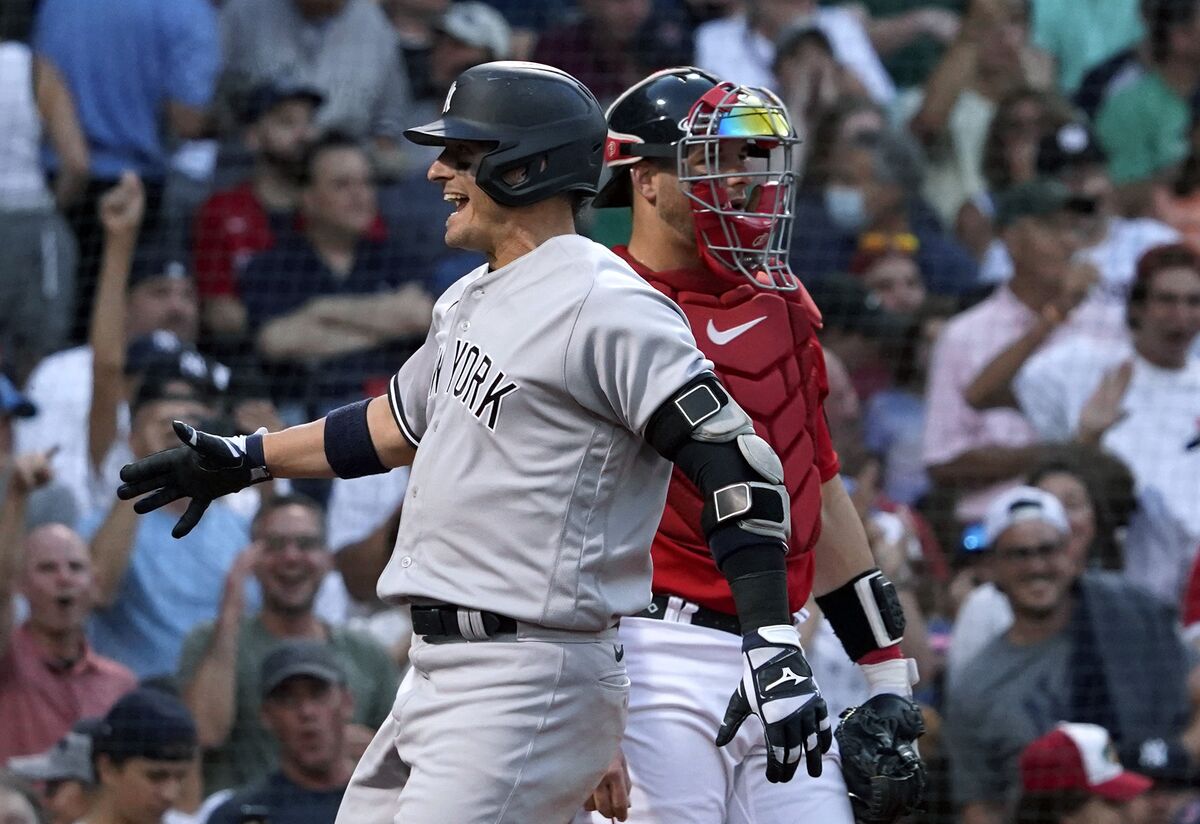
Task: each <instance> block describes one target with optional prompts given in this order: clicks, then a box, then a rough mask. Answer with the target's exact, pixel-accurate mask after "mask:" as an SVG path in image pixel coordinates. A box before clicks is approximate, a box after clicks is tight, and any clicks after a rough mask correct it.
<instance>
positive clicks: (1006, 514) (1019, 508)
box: [983, 486, 1071, 549]
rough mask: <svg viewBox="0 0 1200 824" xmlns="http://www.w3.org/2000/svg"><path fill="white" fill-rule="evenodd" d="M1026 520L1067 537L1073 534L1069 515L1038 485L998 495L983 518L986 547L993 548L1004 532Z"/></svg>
mask: <svg viewBox="0 0 1200 824" xmlns="http://www.w3.org/2000/svg"><path fill="white" fill-rule="evenodd" d="M1024 521H1043V522H1045V523H1047V524H1050V526H1052V527H1054V528H1055V529H1056V530H1058V533H1059V534H1060V535H1062V536H1063V537H1066V536H1067V535H1069V534H1071V525H1070V524H1069V523H1068V522H1067V512H1066V510H1065V509H1063V505H1062V504H1061V503H1060V502H1059V500H1058V498H1055V497H1054V496H1053V495H1051V494H1050V493H1049V492H1047V491H1046V490H1044V489H1038V488H1037V487H1036V486H1018V487H1016V488H1014V489H1010V490H1008V491H1007V492H1003V493H1001V494H1000V495H997V496H996V498H995V499H994V500H993V501H992V502H991V503H990V504H989V505H988V508H987V513H986V514H984V516H983V545H984V546H985V547H988V548H989V549H990V548H991V547H992V545H993V544H995V543H996V539H997V538H999V537H1000V536H1001V535H1002V534H1004V532H1005V531H1006V530H1007V529H1008V528H1009V527H1011V526H1013V525H1015V524H1019V523H1022V522H1024Z"/></svg>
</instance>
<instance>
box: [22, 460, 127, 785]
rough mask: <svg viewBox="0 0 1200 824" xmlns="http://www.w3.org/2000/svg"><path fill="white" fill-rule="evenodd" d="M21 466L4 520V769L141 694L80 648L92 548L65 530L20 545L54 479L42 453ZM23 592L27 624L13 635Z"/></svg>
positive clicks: (44, 529) (50, 527) (112, 664)
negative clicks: (38, 495)
mask: <svg viewBox="0 0 1200 824" xmlns="http://www.w3.org/2000/svg"><path fill="white" fill-rule="evenodd" d="M18 461H19V463H18V465H17V466H16V467H15V468H14V471H13V475H12V479H11V480H10V482H9V491H8V497H7V499H6V501H5V504H4V508H3V510H2V512H0V730H2V731H3V733H2V734H0V763H4V762H5V761H7V760H8V759H9V758H11V757H13V756H18V755H31V754H33V753H39V752H42V751H43V750H46V749H48V748H49V747H50V746H51V745H52V744H53V743H54V742H55V741H58V740H59V739H60V738H62V737H63V735H65V734H66V733H67V731H68V730H70V729H71V725H72V724H74V723H75V722H76V721H78V720H79V719H80V718H84V717H90V716H96V715H103V714H104V713H105V712H107V711H108V708H109V707H111V706H112V704H113V703H114V702H115V701H116V700H117V699H118V698H120V697H121V696H122V695H123V694H124V693H126V692H128V691H129V690H131V689H132V688H133V687H134V686H136V680H135V679H134V676H133V673H131V672H130V671H129V670H128V669H126V668H125V667H123V666H122V665H121V664H118V663H117V662H116V661H113V660H111V659H108V658H104V657H102V656H100V655H97V654H96V653H94V652H92V650H91V648H90V647H89V646H88V643H87V641H86V639H85V638H84V626H85V624H86V622H87V617H88V614H89V612H90V611H91V605H92V588H93V578H92V563H91V558H90V557H89V555H88V548H87V544H85V543H84V542H83V539H81V538H80V537H79V536H78V535H77V534H76V533H75V532H74V531H72V530H71V529H69V528H67V527H66V526H63V525H62V524H47V525H45V526H41V527H38V528H37V529H35V530H33V532H31V533H29V535H28V537H26V538H24V540H22V533H23V522H24V517H25V513H24V506H25V500H26V498H27V497H28V494H29V492H30V491H31V490H32V489H34V488H36V487H37V486H39V485H41V484H44V483H46V482H48V481H49V479H50V469H49V456H47V455H45V454H43V453H36V454H34V455H31V456H22V458H19V459H18ZM22 548H23V549H24V553H23V556H24V557H23V558H22V553H21V549H22ZM18 588H19V591H20V593H21V594H22V595H24V596H25V600H26V601H27V602H28V605H29V617H28V619H27V620H26V621H25V622H24V623H22V624H21V625H19V626H15V627H14V621H15V606H16V605H15V603H14V601H15V599H14V597H13V595H14V590H16V589H18Z"/></svg>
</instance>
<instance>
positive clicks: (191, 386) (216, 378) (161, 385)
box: [129, 349, 229, 414]
mask: <svg viewBox="0 0 1200 824" xmlns="http://www.w3.org/2000/svg"><path fill="white" fill-rule="evenodd" d="M218 370H223V371H218ZM228 373H229V369H228V367H226V366H224V365H222V364H215V363H213V362H211V361H209V360H208V359H207V358H204V356H203V355H200V354H199V353H197V352H195V351H194V350H190V349H189V350H184V351H183V352H181V353H180V356H179V360H178V362H170V361H167V362H159V363H154V364H152V365H150V366H149V367H147V368H146V369H145V371H144V372H143V373H142V379H141V382H140V383H139V384H138V388H137V392H136V393H135V394H134V396H133V399H132V400H131V401H130V404H129V407H130V411H131V412H133V413H135V414H136V413H137V411H138V410H139V409H141V408H142V407H143V406H145V405H146V404H148V403H154V402H156V401H195V402H197V403H202V404H212V403H215V402H217V401H219V400H220V399H221V398H222V396H223V394H224V386H225V385H227V384H228V382H229V377H228Z"/></svg>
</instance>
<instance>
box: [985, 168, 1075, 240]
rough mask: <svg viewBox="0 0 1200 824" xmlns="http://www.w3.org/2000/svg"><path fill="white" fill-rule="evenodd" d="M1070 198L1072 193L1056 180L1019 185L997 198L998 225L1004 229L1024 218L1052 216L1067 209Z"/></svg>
mask: <svg viewBox="0 0 1200 824" xmlns="http://www.w3.org/2000/svg"><path fill="white" fill-rule="evenodd" d="M1070 198H1071V193H1070V191H1068V190H1067V188H1066V187H1065V186H1063V185H1062V184H1061V183H1059V182H1058V181H1056V180H1049V179H1046V178H1037V179H1035V180H1030V181H1028V182H1026V183H1018V184H1017V185H1016V186H1013V187H1012V188H1010V189H1006V190H1005V191H1003V192H1001V193H1000V194H999V195H998V196H997V197H996V225H997V226H999V227H1000V228H1001V229H1003V228H1006V227H1008V226H1011V225H1012V224H1013V223H1015V222H1016V221H1018V220H1020V219H1021V218H1023V217H1045V216H1047V215H1052V214H1054V213H1055V212H1059V211H1062V210H1063V209H1065V208H1066V206H1067V201H1068V200H1070Z"/></svg>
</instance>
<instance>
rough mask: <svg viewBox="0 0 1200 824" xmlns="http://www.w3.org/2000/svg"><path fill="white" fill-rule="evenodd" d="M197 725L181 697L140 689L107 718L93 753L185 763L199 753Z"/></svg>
mask: <svg viewBox="0 0 1200 824" xmlns="http://www.w3.org/2000/svg"><path fill="white" fill-rule="evenodd" d="M196 747H197V737H196V724H195V722H194V721H192V715H191V713H189V712H188V710H187V707H185V706H184V705H183V702H181V701H180V700H179V699H178V698H176V697H175V696H173V695H170V694H168V693H166V692H163V691H162V690H158V689H152V688H148V687H139V688H138V689H135V690H134V691H132V692H129V693H126V694H125V695H124V696H122V697H121V698H120V699H119V700H118V701H117V703H115V704H113V706H112V709H110V710H109V711H108V714H107V715H105V716H104V718H103V720H102V721H101V723H100V724H99V727H98V729H97V730H96V733H95V735H94V736H93V737H92V750H93V751H94V752H95V753H103V754H105V755H111V756H114V757H120V758H149V759H153V760H155V761H186V760H188V759H190V758H191V757H192V756H193V755H195V753H196Z"/></svg>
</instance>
